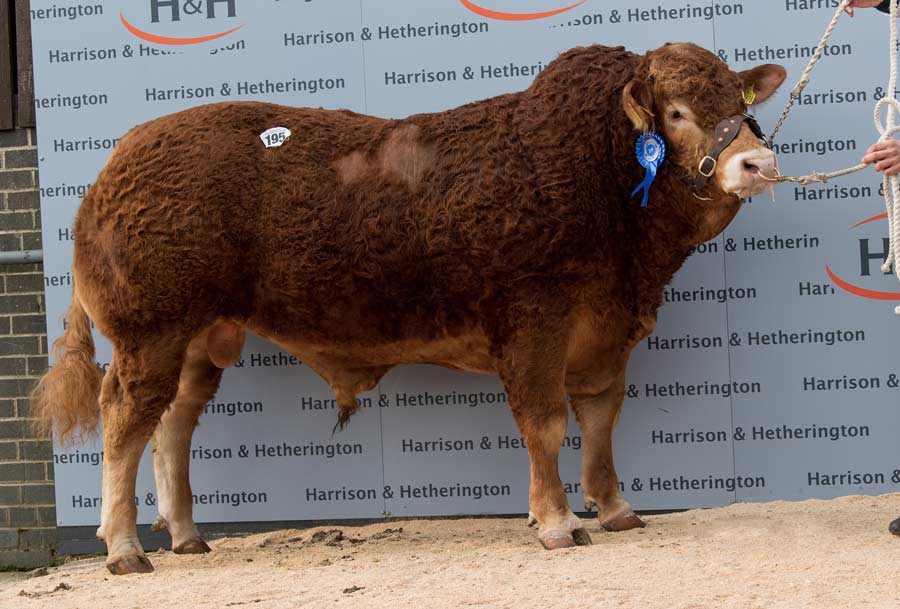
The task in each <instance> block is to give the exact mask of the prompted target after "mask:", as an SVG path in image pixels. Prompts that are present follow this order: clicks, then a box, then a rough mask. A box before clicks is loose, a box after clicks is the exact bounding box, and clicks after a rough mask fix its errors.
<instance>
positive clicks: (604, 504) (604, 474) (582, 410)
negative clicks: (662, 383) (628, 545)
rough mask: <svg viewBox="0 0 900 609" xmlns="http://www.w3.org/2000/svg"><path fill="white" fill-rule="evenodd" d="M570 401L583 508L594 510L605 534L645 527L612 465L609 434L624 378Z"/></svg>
mask: <svg viewBox="0 0 900 609" xmlns="http://www.w3.org/2000/svg"><path fill="white" fill-rule="evenodd" d="M571 398H572V408H573V409H574V410H575V417H576V418H577V419H578V424H579V426H580V428H581V450H582V465H581V485H582V488H584V503H585V508H586V509H587V510H591V509H592V508H594V507H596V508H597V517H598V519H599V520H600V525H601V526H602V527H603V528H604V529H606V530H607V531H627V530H628V529H633V528H637V527H643V526H646V525H645V524H644V522H643V521H642V520H641V519H640V518H638V516H637V515H636V514H635V513H634V510H632V509H631V505H630V504H629V503H628V501H626V500H625V498H624V497H622V494H621V492H620V491H619V477H618V475H617V474H616V468H615V465H614V464H613V451H612V432H613V427H615V424H616V420H617V419H618V417H619V410H620V409H621V408H622V400H623V399H624V398H625V375H624V374H622V375H621V376H620V377H619V378H617V379H616V381H615V382H613V384H612V386H610V387H609V388H608V389H606V390H605V391H603V392H601V393H597V394H591V395H587V394H573V395H572V396H571Z"/></svg>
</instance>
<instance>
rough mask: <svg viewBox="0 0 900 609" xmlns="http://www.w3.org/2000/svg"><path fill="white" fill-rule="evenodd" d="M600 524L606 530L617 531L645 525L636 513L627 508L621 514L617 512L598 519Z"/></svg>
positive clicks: (640, 527) (639, 527)
mask: <svg viewBox="0 0 900 609" xmlns="http://www.w3.org/2000/svg"><path fill="white" fill-rule="evenodd" d="M600 526H602V527H603V528H604V529H606V530H607V531H614V532H619V531H627V530H629V529H642V528H644V527H645V526H647V525H646V524H645V523H644V521H643V520H641V519H640V518H638V517H637V514H635V513H634V512H632V511H631V510H629V511H627V512H623V513H621V514H617V515H615V516H613V517H612V518H609V519H607V520H602V521H600Z"/></svg>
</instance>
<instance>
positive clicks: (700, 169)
mask: <svg viewBox="0 0 900 609" xmlns="http://www.w3.org/2000/svg"><path fill="white" fill-rule="evenodd" d="M745 122H746V123H747V126H748V127H750V131H752V132H753V135H755V136H756V137H758V138H759V139H761V140H763V141H764V142H765V141H766V136H765V135H763V131H762V129H761V128H760V126H759V123H757V122H756V119H755V118H753V117H752V116H750V115H749V114H735V115H734V116H729V117H728V118H726V119H723V120H721V121H719V124H718V125H716V128H715V131H713V146H712V150H710V151H709V153H708V154H707V155H706V156H705V157H703V158H702V159H700V164H699V165H698V166H697V175H696V176H694V177H693V178H691V180H690V181H691V186H692V187H693V189H694V192H698V191H700V190H703V189H704V188H706V184H707V182H709V179H710V178H711V177H712V176H713V174H714V173H715V172H716V167H717V166H718V164H719V155H721V154H722V152H724V151H725V149H726V148H728V146H730V145H731V143H732V142H734V140H735V138H737V136H738V133H740V131H741V125H742V124H743V123H745ZM766 145H768V142H767V143H766Z"/></svg>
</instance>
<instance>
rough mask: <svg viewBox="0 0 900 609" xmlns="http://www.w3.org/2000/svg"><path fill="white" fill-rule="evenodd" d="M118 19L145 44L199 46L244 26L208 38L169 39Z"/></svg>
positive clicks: (123, 17) (122, 17)
mask: <svg viewBox="0 0 900 609" xmlns="http://www.w3.org/2000/svg"><path fill="white" fill-rule="evenodd" d="M119 19H121V20H122V25H124V26H125V29H126V30H128V31H129V32H131V33H132V34H134V35H135V36H137V37H138V38H140V39H142V40H146V41H147V42H153V43H155V44H200V43H201V42H209V41H210V40H215V39H216V38H222V37H223V36H227V35H228V34H231V33H232V32H236V31H237V30H239V29H241V28H242V27H244V24H241V25H239V26H237V27H233V28H231V29H230V30H227V31H224V32H219V33H218V34H210V35H209V36H197V37H196V38H171V37H169V36H157V35H156V34H151V33H150V32H145V31H144V30H141V29H138V28H136V27H135V26H133V25H131V24H130V23H128V20H127V19H125V15H123V14H122V13H119Z"/></svg>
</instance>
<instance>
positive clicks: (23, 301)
mask: <svg viewBox="0 0 900 609" xmlns="http://www.w3.org/2000/svg"><path fill="white" fill-rule="evenodd" d="M35 144H36V141H35V134H34V130H33V129H17V130H13V131H0V251H13V250H33V249H41V233H40V230H41V216H40V210H39V199H38V191H37V187H38V175H37V174H38V171H37V160H38V159H37V148H36V146H35ZM46 367H47V327H46V322H45V319H44V276H43V271H42V265H40V264H22V265H6V266H4V265H0V567H8V566H15V567H32V566H37V565H41V564H47V563H48V562H49V561H50V560H51V558H52V556H53V552H54V547H55V544H56V508H55V499H54V490H53V452H52V447H51V443H50V442H49V441H48V440H36V439H35V438H34V435H33V434H32V432H31V427H30V424H29V423H30V421H29V414H28V399H27V395H28V392H29V391H30V390H31V386H32V384H33V383H34V379H35V378H36V377H37V376H39V375H40V374H41V373H42V372H43V371H44V370H45V369H46Z"/></svg>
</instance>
